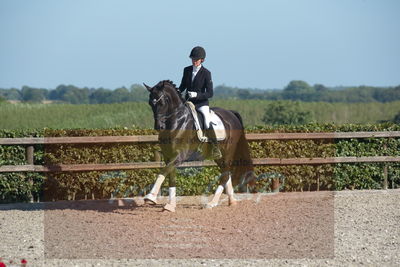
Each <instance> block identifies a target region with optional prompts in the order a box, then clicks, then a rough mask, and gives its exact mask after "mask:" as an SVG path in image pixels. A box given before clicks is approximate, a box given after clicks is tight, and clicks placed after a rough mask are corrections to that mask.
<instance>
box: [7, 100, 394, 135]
mask: <svg viewBox="0 0 400 267" xmlns="http://www.w3.org/2000/svg"><path fill="white" fill-rule="evenodd" d="M269 103H271V101H267V100H213V101H212V102H211V103H210V105H211V106H212V107H213V106H218V107H222V108H226V109H232V110H236V111H238V112H239V113H240V114H241V115H242V117H243V121H244V123H245V126H254V125H262V124H263V122H262V117H263V116H264V113H265V111H264V110H265V107H266V106H267V105H268V104H269ZM288 104H290V102H288ZM302 105H303V106H304V108H306V109H308V110H310V111H311V112H312V114H313V117H314V119H315V121H316V122H319V123H332V122H333V123H337V124H343V123H360V124H365V123H377V122H379V121H382V120H391V119H393V118H394V116H395V115H396V114H397V113H398V112H399V111H400V101H396V102H390V103H377V102H376V103H352V104H349V103H325V102H302ZM115 127H128V128H133V127H139V128H152V127H153V116H152V111H151V108H150V107H149V105H148V104H147V103H145V102H130V103H116V104H97V105H72V104H28V103H17V104H9V103H1V104H0V128H1V129H40V128H53V129H72V128H88V129H105V128H115Z"/></svg>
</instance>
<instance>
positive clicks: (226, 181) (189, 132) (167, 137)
mask: <svg viewBox="0 0 400 267" xmlns="http://www.w3.org/2000/svg"><path fill="white" fill-rule="evenodd" d="M144 86H145V87H146V88H147V90H148V91H149V92H150V96H149V104H150V106H151V108H152V110H153V115H154V127H155V129H156V130H158V131H159V136H158V139H159V142H160V146H161V153H162V155H163V157H164V160H165V163H166V166H165V167H164V168H163V169H162V170H161V173H160V174H159V175H158V176H157V180H156V182H155V183H154V185H153V187H152V189H151V191H150V193H149V194H147V195H146V196H145V201H146V202H147V203H150V204H156V203H157V195H158V192H159V190H160V187H161V185H162V183H163V181H164V179H165V178H166V177H167V176H168V177H169V203H168V204H166V205H165V206H164V210H168V211H172V212H173V211H175V207H176V200H175V199H176V197H175V194H176V193H175V190H176V187H175V186H176V181H175V177H176V167H177V166H178V165H179V164H181V163H183V162H184V161H186V160H188V159H189V158H190V157H191V156H192V155H193V153H194V152H196V151H198V150H199V148H202V149H201V151H202V154H203V157H204V158H208V157H209V156H210V149H207V147H208V148H209V144H204V143H202V142H200V141H199V139H198V137H197V132H196V130H195V122H194V118H193V115H192V113H191V111H190V108H189V107H188V106H187V105H186V100H185V98H184V97H183V96H181V94H180V92H179V89H177V88H176V86H175V85H174V84H173V83H172V82H171V81H169V80H165V81H161V82H159V83H158V84H157V85H155V86H154V87H150V86H148V85H146V84H144ZM212 110H213V111H214V112H215V113H216V114H217V115H218V116H219V117H220V118H221V120H222V121H223V124H224V126H225V130H226V138H225V140H223V141H220V142H219V143H218V146H219V148H220V150H221V153H222V158H220V159H216V160H215V162H216V163H217V165H218V166H219V168H220V170H221V176H220V180H219V185H218V188H217V190H216V192H215V195H214V197H213V199H212V200H211V202H209V203H208V204H207V205H206V208H213V207H215V206H217V205H218V201H219V198H220V196H221V194H222V192H223V189H224V188H225V191H226V193H227V195H228V196H229V205H234V204H235V203H236V200H235V198H234V195H233V194H234V192H233V185H232V182H233V183H234V184H238V183H240V182H243V179H247V177H245V176H246V175H248V174H249V173H250V174H252V173H253V165H252V161H251V157H250V150H249V146H248V143H247V140H246V138H245V134H244V129H243V122H242V118H241V116H240V114H239V113H238V112H236V111H230V110H225V109H222V108H212Z"/></svg>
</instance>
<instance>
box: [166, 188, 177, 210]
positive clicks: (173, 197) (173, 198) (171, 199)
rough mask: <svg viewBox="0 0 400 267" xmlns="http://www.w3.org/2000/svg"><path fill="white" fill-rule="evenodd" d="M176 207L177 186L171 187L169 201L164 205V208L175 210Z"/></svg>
mask: <svg viewBox="0 0 400 267" xmlns="http://www.w3.org/2000/svg"><path fill="white" fill-rule="evenodd" d="M175 208H176V187H170V188H169V203H168V204H166V205H165V206H164V210H167V211H170V212H175Z"/></svg>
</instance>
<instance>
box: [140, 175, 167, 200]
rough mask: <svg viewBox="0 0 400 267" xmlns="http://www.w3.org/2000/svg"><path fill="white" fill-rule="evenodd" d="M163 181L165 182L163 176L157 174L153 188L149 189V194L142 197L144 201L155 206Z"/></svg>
mask: <svg viewBox="0 0 400 267" xmlns="http://www.w3.org/2000/svg"><path fill="white" fill-rule="evenodd" d="M164 180H165V176H164V175H162V174H159V175H158V176H157V180H156V182H155V183H154V185H153V188H151V191H150V193H149V194H147V195H146V196H145V197H144V200H145V201H146V200H147V201H150V203H153V204H157V195H158V192H160V188H161V185H162V183H163V182H164Z"/></svg>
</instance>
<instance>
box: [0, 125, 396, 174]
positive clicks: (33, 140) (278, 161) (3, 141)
mask: <svg viewBox="0 0 400 267" xmlns="http://www.w3.org/2000/svg"><path fill="white" fill-rule="evenodd" d="M396 137H400V131H384V132H333V133H260V134H246V138H247V140H248V141H262V140H306V139H309V140H313V139H314V140H318V139H349V138H396ZM157 142H158V136H157V135H137V136H86V137H29V138H0V145H25V146H26V158H27V165H4V166H0V173H2V172H82V171H112V170H133V169H149V168H162V167H164V166H165V165H164V163H163V162H161V161H155V162H134V163H109V164H70V165H64V164H60V165H53V166H42V165H33V162H34V158H33V154H34V148H33V145H46V144H47V145H49V144H105V143H157ZM383 149H384V148H383ZM252 161H253V164H254V165H319V164H336V163H361V162H364V163H368V162H400V156H374V157H326V158H256V159H252ZM208 166H216V164H215V163H214V162H213V161H191V162H185V163H183V164H182V165H180V167H208Z"/></svg>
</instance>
